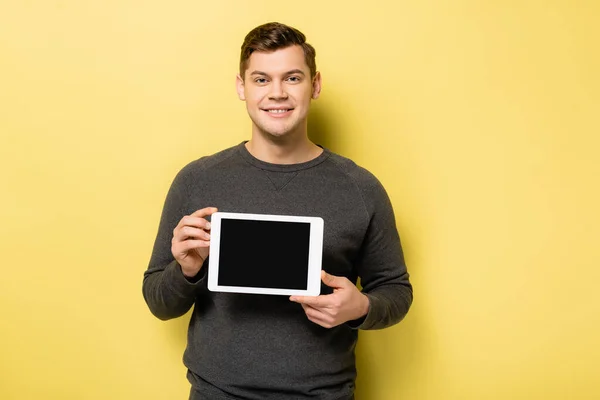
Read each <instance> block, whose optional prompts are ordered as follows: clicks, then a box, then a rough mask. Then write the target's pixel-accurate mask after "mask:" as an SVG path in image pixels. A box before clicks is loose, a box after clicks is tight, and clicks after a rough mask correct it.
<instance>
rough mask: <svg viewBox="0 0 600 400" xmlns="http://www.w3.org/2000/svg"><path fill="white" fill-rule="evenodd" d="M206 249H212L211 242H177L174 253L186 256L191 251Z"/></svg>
mask: <svg viewBox="0 0 600 400" xmlns="http://www.w3.org/2000/svg"><path fill="white" fill-rule="evenodd" d="M205 247H210V242H207V241H205V240H186V241H183V242H177V243H176V244H173V247H172V248H173V253H175V254H185V253H187V252H189V251H190V250H194V249H201V248H205Z"/></svg>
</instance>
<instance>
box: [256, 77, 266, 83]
mask: <svg viewBox="0 0 600 400" xmlns="http://www.w3.org/2000/svg"><path fill="white" fill-rule="evenodd" d="M254 82H256V83H261V84H262V83H267V80H266V79H265V78H256V79H255V80H254Z"/></svg>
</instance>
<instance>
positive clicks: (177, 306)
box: [142, 169, 206, 320]
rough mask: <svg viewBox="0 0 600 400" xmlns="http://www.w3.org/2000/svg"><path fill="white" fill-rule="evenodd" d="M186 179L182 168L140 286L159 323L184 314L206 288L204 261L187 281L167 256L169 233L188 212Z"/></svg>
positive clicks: (162, 217) (184, 170) (165, 210)
mask: <svg viewBox="0 0 600 400" xmlns="http://www.w3.org/2000/svg"><path fill="white" fill-rule="evenodd" d="M186 177H187V173H186V169H183V170H182V171H181V172H180V173H179V174H178V175H177V176H176V177H175V179H174V180H173V183H172V184H171V187H170V189H169V192H168V194H167V198H166V200H165V203H164V206H163V211H162V215H161V218H160V223H159V228H158V233H157V235H156V239H155V242H154V248H153V250H152V256H151V258H150V262H149V265H148V269H147V270H146V271H145V272H144V279H143V283H142V293H143V295H144V299H145V300H146V304H147V305H148V308H149V309H150V311H151V312H152V314H154V315H155V316H156V317H157V318H159V319H162V320H168V319H171V318H176V317H179V316H182V315H184V314H185V313H186V312H188V311H189V309H190V308H191V307H192V305H193V304H194V301H195V300H196V297H197V294H198V293H199V292H200V291H202V290H203V288H206V262H205V265H204V266H203V267H202V268H201V269H200V272H199V273H198V276H196V277H195V278H193V279H188V278H186V277H185V276H184V275H183V272H182V271H181V266H180V265H179V263H178V262H177V261H176V260H175V258H174V257H173V254H172V253H171V239H172V237H173V230H174V229H175V227H176V226H177V224H178V223H179V221H180V220H181V218H182V217H183V216H184V215H186V214H187V213H188V210H187V208H188V207H187V203H188V200H189V198H188V190H187V185H188V183H187V178H186Z"/></svg>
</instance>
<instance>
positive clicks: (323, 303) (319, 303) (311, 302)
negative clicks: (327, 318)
mask: <svg viewBox="0 0 600 400" xmlns="http://www.w3.org/2000/svg"><path fill="white" fill-rule="evenodd" d="M332 296H333V295H332V294H322V295H320V296H291V297H290V300H291V301H293V302H295V303H300V304H306V305H308V306H311V307H315V308H325V307H329V306H330V305H331V304H332V302H333V298H332Z"/></svg>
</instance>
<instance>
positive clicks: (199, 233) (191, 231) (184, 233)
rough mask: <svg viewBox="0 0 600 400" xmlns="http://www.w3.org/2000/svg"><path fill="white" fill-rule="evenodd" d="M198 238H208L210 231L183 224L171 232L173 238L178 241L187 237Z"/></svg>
mask: <svg viewBox="0 0 600 400" xmlns="http://www.w3.org/2000/svg"><path fill="white" fill-rule="evenodd" d="M190 238H191V239H200V240H210V233H208V232H206V231H205V230H203V229H198V228H193V227H191V226H184V227H181V228H179V229H176V230H175V232H173V239H174V240H175V241H178V242H183V241H184V240H187V239H190Z"/></svg>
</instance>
